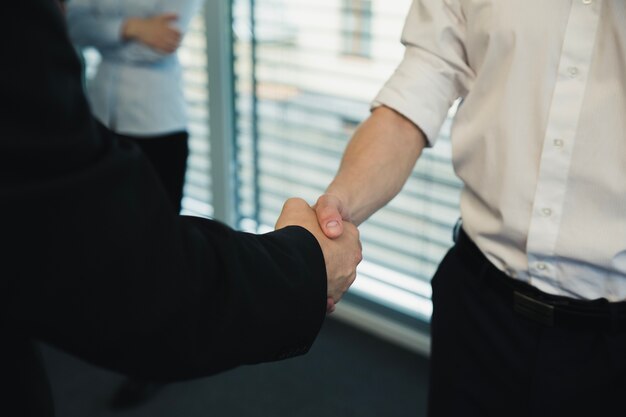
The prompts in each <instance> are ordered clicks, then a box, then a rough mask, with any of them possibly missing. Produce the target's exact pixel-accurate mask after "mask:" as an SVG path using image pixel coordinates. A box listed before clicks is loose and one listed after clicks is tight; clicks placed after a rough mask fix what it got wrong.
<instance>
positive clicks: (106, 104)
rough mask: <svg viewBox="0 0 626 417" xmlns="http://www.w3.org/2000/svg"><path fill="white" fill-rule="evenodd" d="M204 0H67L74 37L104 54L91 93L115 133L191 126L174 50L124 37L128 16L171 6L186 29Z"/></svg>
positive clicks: (96, 108)
mask: <svg viewBox="0 0 626 417" xmlns="http://www.w3.org/2000/svg"><path fill="white" fill-rule="evenodd" d="M202 1H203V0H71V1H70V2H68V5H67V21H68V29H69V33H70V37H71V39H72V41H73V42H74V43H75V44H77V45H78V46H82V47H86V46H91V47H95V48H96V49H97V50H98V52H100V55H101V56H102V60H101V62H100V64H99V66H98V70H97V72H96V75H95V77H94V79H93V80H91V81H89V82H88V83H87V96H88V98H89V102H90V104H91V110H92V112H93V113H94V116H95V117H96V118H97V119H98V120H99V121H100V122H102V123H103V124H104V125H105V126H107V127H108V128H110V129H112V130H114V131H115V132H117V133H121V134H126V135H133V136H155V135H164V134H169V133H173V132H177V131H183V130H186V128H187V117H186V113H185V107H186V103H185V97H184V94H183V88H182V70H181V66H180V63H179V61H178V57H177V55H176V53H173V54H165V53H160V52H157V51H155V50H154V49H151V48H150V47H148V46H145V45H143V44H141V43H139V42H133V41H125V40H123V39H122V33H121V31H122V25H123V24H124V21H125V20H126V19H128V18H130V17H149V16H153V15H156V14H162V13H167V12H172V13H176V14H178V20H177V21H176V23H175V25H176V26H177V28H178V29H179V30H180V31H181V32H182V33H185V32H186V31H187V28H188V26H189V23H190V21H191V19H192V17H193V16H194V15H195V14H196V13H197V12H198V10H199V9H200V7H201V5H202Z"/></svg>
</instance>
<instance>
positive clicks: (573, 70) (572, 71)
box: [567, 67, 578, 78]
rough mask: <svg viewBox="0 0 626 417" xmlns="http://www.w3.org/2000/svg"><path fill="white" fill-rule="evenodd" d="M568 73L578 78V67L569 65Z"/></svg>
mask: <svg viewBox="0 0 626 417" xmlns="http://www.w3.org/2000/svg"><path fill="white" fill-rule="evenodd" d="M567 74H568V75H569V76H570V77H572V78H576V77H577V76H578V68H576V67H569V68H568V69H567Z"/></svg>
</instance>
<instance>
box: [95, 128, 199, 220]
mask: <svg viewBox="0 0 626 417" xmlns="http://www.w3.org/2000/svg"><path fill="white" fill-rule="evenodd" d="M99 128H100V129H103V130H105V131H108V132H109V133H110V134H112V135H114V136H117V137H118V138H120V139H123V140H130V141H133V142H135V143H136V144H137V145H138V146H139V147H140V148H141V150H142V151H143V153H144V154H145V155H146V156H147V157H148V159H149V160H150V162H151V163H152V165H153V166H154V169H155V170H156V172H157V174H158V175H159V178H160V179H161V182H162V184H163V187H164V188H165V191H166V192H167V194H168V196H169V197H170V201H171V202H172V205H173V206H174V210H175V211H176V213H179V212H180V209H181V203H182V198H183V188H184V186H185V173H186V171H187V157H188V156H189V143H188V141H189V134H188V132H187V131H180V132H173V133H169V134H166V135H157V136H131V135H122V134H119V133H116V132H114V131H111V130H110V129H108V128H107V127H105V126H104V125H102V124H99Z"/></svg>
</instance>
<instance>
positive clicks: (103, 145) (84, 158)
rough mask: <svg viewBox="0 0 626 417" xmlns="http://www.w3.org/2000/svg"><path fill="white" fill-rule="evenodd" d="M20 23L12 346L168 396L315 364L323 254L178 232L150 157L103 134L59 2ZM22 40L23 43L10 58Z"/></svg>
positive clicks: (203, 227)
mask: <svg viewBox="0 0 626 417" xmlns="http://www.w3.org/2000/svg"><path fill="white" fill-rule="evenodd" d="M14 7H17V8H18V9H20V10H17V11H16V13H15V14H14V16H16V18H15V19H11V22H9V23H8V29H7V28H6V27H5V28H3V30H4V29H6V30H7V37H8V40H9V41H8V43H7V51H6V53H7V56H9V57H12V58H11V59H12V62H15V63H16V66H15V67H10V68H7V67H6V66H3V69H2V70H3V74H2V77H0V87H1V89H2V93H3V97H4V99H5V100H6V101H7V102H11V103H12V106H11V110H10V111H9V113H5V115H4V116H5V119H4V120H3V137H2V139H1V140H0V173H1V174H2V175H1V176H0V207H1V208H2V216H0V242H1V243H2V246H3V247H4V248H8V250H7V249H5V253H4V256H3V258H4V259H3V262H2V264H3V265H2V272H1V273H0V307H1V309H2V311H1V313H0V314H1V315H0V324H2V326H1V328H2V331H3V332H6V331H9V332H11V333H12V334H15V335H18V336H19V335H21V336H23V337H26V338H36V339H41V340H43V341H46V342H49V343H51V344H53V345H56V346H58V347H60V348H62V349H64V350H66V351H68V352H70V353H73V354H75V355H78V356H79V357H81V358H83V359H86V360H88V361H90V362H92V363H95V364H98V365H101V366H104V367H107V368H110V369H113V370H116V371H120V372H123V373H127V374H133V375H136V376H141V377H145V378H154V379H163V380H169V379H183V378H192V377H197V376H205V375H209V374H211V373H215V372H219V371H222V370H225V369H228V368H232V367H234V366H237V365H240V364H251V363H257V362H262V361H272V360H277V359H282V358H285V357H289V356H294V355H298V354H302V353H304V352H306V351H307V350H308V349H309V347H310V346H311V344H312V342H313V340H314V338H315V336H316V335H317V333H318V331H319V329H320V326H321V324H322V321H323V319H324V317H325V306H326V271H325V264H324V259H323V256H322V252H321V250H320V247H319V245H318V243H317V241H316V239H315V238H314V237H313V236H312V235H311V234H310V233H309V232H308V231H306V230H305V229H303V228H300V227H288V228H285V229H282V230H279V231H276V232H271V233H267V234H264V235H254V234H248V233H242V232H237V231H235V230H233V229H231V228H229V227H226V226H224V225H222V224H220V223H218V222H215V221H210V220H207V219H202V218H195V217H189V216H176V215H175V214H174V213H173V210H172V208H171V206H170V205H169V203H168V199H167V196H166V195H165V193H164V191H163V189H162V188H161V186H160V184H159V182H158V179H157V177H156V174H155V173H154V172H153V171H152V168H151V166H150V165H149V163H148V162H147V161H146V159H145V158H144V157H143V155H142V154H141V152H140V151H139V150H138V148H136V147H135V146H133V145H132V144H130V143H125V142H117V141H115V140H113V139H111V138H108V137H103V136H102V135H100V134H98V133H97V132H96V130H95V127H94V124H93V122H92V120H91V117H90V116H89V112H88V109H87V106H86V103H85V100H84V96H83V95H82V93H81V87H80V74H79V71H80V70H79V64H78V61H77V59H76V57H75V55H74V53H73V50H72V48H71V46H70V44H69V41H68V40H67V36H66V33H65V32H64V31H63V26H62V19H61V17H60V14H58V12H57V11H56V10H55V9H54V2H53V1H51V0H33V1H29V2H17V3H15V4H14ZM13 30H15V31H18V32H19V33H21V34H22V35H23V34H27V36H22V37H21V38H18V39H15V41H16V42H17V44H14V43H13V42H12V31H13ZM7 37H3V38H4V39H5V40H6V39H7ZM35 51H37V53H35Z"/></svg>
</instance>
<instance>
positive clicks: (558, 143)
mask: <svg viewBox="0 0 626 417" xmlns="http://www.w3.org/2000/svg"><path fill="white" fill-rule="evenodd" d="M552 143H553V144H554V146H556V147H557V148H562V147H563V139H554V141H553V142H552Z"/></svg>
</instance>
